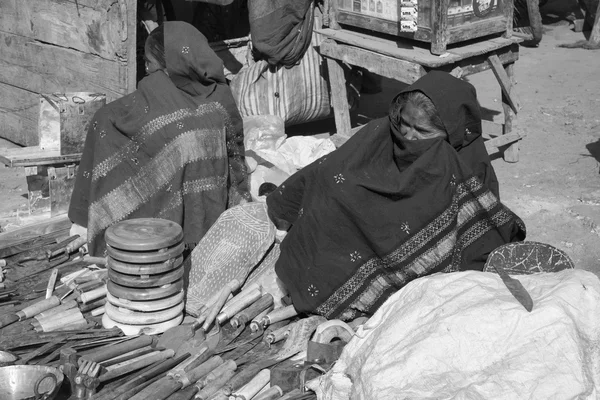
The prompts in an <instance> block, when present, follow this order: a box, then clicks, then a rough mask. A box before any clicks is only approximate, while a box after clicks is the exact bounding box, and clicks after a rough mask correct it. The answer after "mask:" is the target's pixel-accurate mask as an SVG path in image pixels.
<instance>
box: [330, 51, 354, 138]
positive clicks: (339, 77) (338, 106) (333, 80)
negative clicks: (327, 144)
mask: <svg viewBox="0 0 600 400" xmlns="http://www.w3.org/2000/svg"><path fill="white" fill-rule="evenodd" d="M326 59H327V69H328V71H329V85H330V88H331V91H330V93H331V106H332V107H333V115H334V117H335V127H336V131H337V134H338V135H343V136H350V128H351V124H350V109H349V107H348V93H347V92H346V78H345V77H344V70H343V69H342V66H341V61H338V60H334V59H331V58H328V57H326Z"/></svg>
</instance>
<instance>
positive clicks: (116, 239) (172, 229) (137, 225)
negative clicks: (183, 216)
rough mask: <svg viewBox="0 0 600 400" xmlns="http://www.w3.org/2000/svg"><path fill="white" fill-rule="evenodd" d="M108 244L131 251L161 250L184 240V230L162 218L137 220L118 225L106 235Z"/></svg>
mask: <svg viewBox="0 0 600 400" xmlns="http://www.w3.org/2000/svg"><path fill="white" fill-rule="evenodd" d="M104 238H105V240H106V243H107V244H109V245H111V246H112V247H114V248H117V249H121V250H130V251H149V250H159V249H162V248H165V247H169V246H173V245H174V244H176V243H178V242H180V241H181V239H183V229H181V226H180V225H179V224H177V223H175V222H173V221H169V220H166V219H161V218H136V219H128V220H125V221H121V222H119V223H116V224H115V225H113V226H111V227H109V228H108V229H107V230H106V233H105V234H104Z"/></svg>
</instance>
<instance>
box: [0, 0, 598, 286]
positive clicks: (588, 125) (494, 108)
mask: <svg viewBox="0 0 600 400" xmlns="http://www.w3.org/2000/svg"><path fill="white" fill-rule="evenodd" d="M567 3H568V2H567V1H565V0H554V1H551V2H550V3H549V4H548V5H547V6H545V7H544V8H543V9H542V11H543V14H544V20H545V23H546V25H545V36H544V38H543V41H542V43H541V44H540V46H539V47H538V48H521V52H520V59H519V61H518V62H517V64H516V68H515V74H516V80H517V86H516V91H517V95H518V96H519V99H520V102H521V106H522V108H521V110H520V112H519V114H518V121H517V123H516V126H515V128H516V129H518V130H519V131H520V132H523V133H526V134H527V137H526V138H525V139H524V140H522V141H521V144H520V148H521V152H520V161H519V162H518V163H514V164H511V163H506V162H504V161H503V160H502V159H501V158H497V159H495V160H494V161H493V165H494V167H495V169H496V173H497V174H498V177H499V179H500V183H501V196H502V201H503V202H504V203H505V204H506V205H507V206H508V207H510V208H511V209H512V210H513V211H514V212H516V213H517V214H518V215H519V216H521V218H523V220H524V221H525V223H526V225H527V231H528V240H535V241H540V242H545V243H549V244H552V245H554V246H557V247H559V248H561V249H563V250H564V251H566V252H567V253H568V254H569V255H570V256H571V257H572V258H573V260H574V261H575V263H576V265H577V267H578V268H582V269H586V270H591V271H594V272H595V273H596V274H598V275H599V276H600V175H599V174H600V77H599V73H600V51H589V50H582V49H563V48H559V47H557V46H558V45H559V44H561V43H571V42H575V41H577V40H580V39H582V38H583V34H582V33H575V32H573V31H572V29H571V25H570V24H569V22H568V21H566V20H565V19H564V18H565V16H566V15H567V14H566V13H567V12H568V11H569V10H568V6H567ZM469 81H470V82H471V83H473V84H474V85H475V87H476V88H477V91H478V94H479V98H480V102H481V104H482V106H483V107H484V108H485V110H484V111H485V113H486V114H487V115H488V116H493V118H494V120H497V121H501V120H502V118H503V117H502V106H501V102H500V88H499V86H498V84H497V82H496V80H495V78H494V76H493V74H492V73H491V71H487V72H484V73H480V74H477V75H475V76H472V77H469ZM384 87H385V89H384V91H383V92H382V93H379V94H377V95H365V96H363V99H362V100H361V108H360V110H359V119H358V120H364V119H367V118H374V117H379V116H382V115H384V114H385V112H386V110H387V105H388V103H389V101H390V100H391V98H392V97H393V96H394V95H395V94H396V93H397V92H398V90H399V89H400V88H401V87H402V85H400V84H398V83H397V82H392V81H387V80H386V81H384ZM331 126H332V123H331V121H327V122H323V123H320V127H319V128H318V129H317V130H321V131H327V129H329V128H330V127H331ZM6 146H10V143H6V142H1V143H0V147H6ZM26 197H27V185H26V182H25V174H24V170H23V168H3V167H0V200H1V201H0V227H1V228H2V229H3V230H11V229H14V228H16V227H17V225H18V218H17V213H18V212H19V210H20V212H24V211H26V209H27V200H26Z"/></svg>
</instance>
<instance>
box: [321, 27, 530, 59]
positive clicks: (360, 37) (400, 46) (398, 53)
mask: <svg viewBox="0 0 600 400" xmlns="http://www.w3.org/2000/svg"><path fill="white" fill-rule="evenodd" d="M316 32H318V33H320V34H322V35H324V36H325V37H326V38H330V39H333V40H335V41H336V42H340V43H345V44H349V45H353V46H356V47H360V48H363V49H365V50H371V51H373V52H375V53H380V54H383V55H386V56H390V57H393V58H398V59H400V60H405V61H411V62H416V63H418V64H420V65H422V66H424V67H427V68H439V67H443V66H445V65H448V64H453V63H456V62H458V61H460V60H464V59H466V58H469V57H474V56H477V55H482V54H486V53H490V52H493V51H495V50H499V49H502V48H504V47H510V46H512V45H513V44H516V43H519V42H520V41H521V39H518V38H510V39H505V38H493V39H488V40H484V41H480V42H474V43H470V42H467V43H465V45H464V46H460V47H456V48H449V49H448V53H447V55H445V56H444V57H439V56H436V55H433V54H431V52H430V51H429V49H428V48H427V47H420V46H416V45H414V43H413V42H411V41H399V42H395V41H393V40H388V39H383V38H380V37H376V36H370V35H366V34H364V33H359V32H351V31H347V30H334V29H317V30H316Z"/></svg>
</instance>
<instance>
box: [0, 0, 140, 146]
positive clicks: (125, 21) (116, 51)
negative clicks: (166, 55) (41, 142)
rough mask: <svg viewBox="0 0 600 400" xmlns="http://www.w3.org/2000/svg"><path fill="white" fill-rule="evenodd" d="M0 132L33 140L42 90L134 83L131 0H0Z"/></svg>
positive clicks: (110, 88)
mask: <svg viewBox="0 0 600 400" xmlns="http://www.w3.org/2000/svg"><path fill="white" fill-rule="evenodd" d="M1 4H2V5H1V7H0V9H1V12H0V54H2V57H0V110H2V112H0V127H1V128H2V129H1V130H0V137H2V138H5V139H8V140H10V141H12V142H14V143H17V144H20V145H23V146H36V145H38V115H39V105H40V100H39V98H40V94H41V93H55V92H59V93H64V92H78V91H83V92H98V93H106V96H107V98H106V101H107V102H110V101H112V100H115V99H117V98H119V97H122V96H123V95H125V94H127V93H130V92H132V91H133V90H135V87H136V47H135V46H136V19H137V1H136V0H26V1H23V0H2V1H1Z"/></svg>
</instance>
